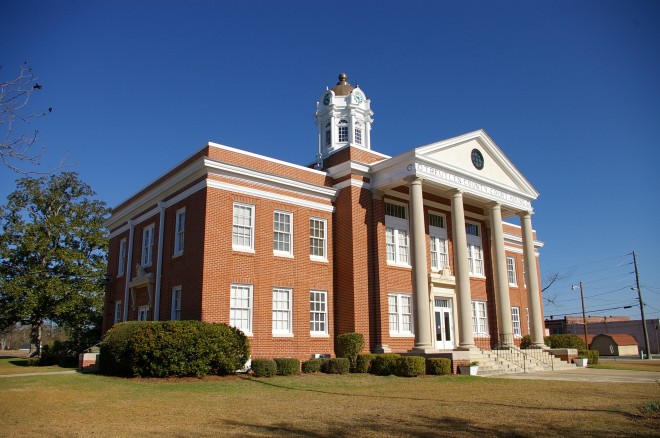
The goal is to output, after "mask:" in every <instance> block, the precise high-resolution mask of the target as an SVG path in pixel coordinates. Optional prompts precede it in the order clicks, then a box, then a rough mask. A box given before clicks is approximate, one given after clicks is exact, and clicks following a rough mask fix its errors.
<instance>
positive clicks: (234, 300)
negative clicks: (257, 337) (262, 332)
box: [229, 284, 252, 335]
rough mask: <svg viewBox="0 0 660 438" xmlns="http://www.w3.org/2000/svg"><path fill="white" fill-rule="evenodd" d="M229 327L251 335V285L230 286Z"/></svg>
mask: <svg viewBox="0 0 660 438" xmlns="http://www.w3.org/2000/svg"><path fill="white" fill-rule="evenodd" d="M229 325H231V326H232V327H236V328H237V329H240V330H242V331H243V333H245V334H246V335H251V334H252V285H251V284H232V285H231V293H230V297H229Z"/></svg>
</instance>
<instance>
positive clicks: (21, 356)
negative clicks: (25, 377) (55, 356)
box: [0, 351, 71, 375]
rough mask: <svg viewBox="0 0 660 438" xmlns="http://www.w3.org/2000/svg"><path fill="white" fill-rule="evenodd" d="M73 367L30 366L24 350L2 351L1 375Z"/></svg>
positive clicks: (0, 357) (0, 356)
mask: <svg viewBox="0 0 660 438" xmlns="http://www.w3.org/2000/svg"><path fill="white" fill-rule="evenodd" d="M67 369H71V368H62V367H60V366H57V365H53V366H29V365H28V359H27V358H26V352H24V351H3V352H2V353H0V375H8V374H26V373H47V372H51V371H63V370H67Z"/></svg>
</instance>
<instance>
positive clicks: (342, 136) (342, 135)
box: [337, 119, 348, 143]
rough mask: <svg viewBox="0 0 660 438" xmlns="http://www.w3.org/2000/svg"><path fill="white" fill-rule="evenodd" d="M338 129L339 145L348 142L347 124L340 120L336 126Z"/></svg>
mask: <svg viewBox="0 0 660 438" xmlns="http://www.w3.org/2000/svg"><path fill="white" fill-rule="evenodd" d="M337 126H338V127H339V138H338V141H339V142H340V143H345V142H347V141H348V122H347V121H346V120H344V119H341V120H340V121H339V124H338V125H337Z"/></svg>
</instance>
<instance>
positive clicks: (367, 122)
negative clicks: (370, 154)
mask: <svg viewBox="0 0 660 438" xmlns="http://www.w3.org/2000/svg"><path fill="white" fill-rule="evenodd" d="M372 115H373V112H371V101H370V100H369V99H367V97H366V96H365V95H364V92H363V91H362V90H360V87H358V86H357V84H356V86H355V87H354V86H352V85H351V84H349V83H348V77H347V76H346V74H345V73H342V74H340V75H339V82H337V85H335V87H334V88H332V89H327V90H326V91H324V92H323V94H322V95H321V100H320V101H319V102H317V103H316V114H315V115H314V117H315V118H316V125H317V126H318V130H319V137H318V142H319V144H318V154H317V160H319V162H320V160H322V159H324V158H326V157H328V156H329V155H331V154H333V153H335V152H336V151H338V150H339V149H343V148H345V147H350V146H354V147H358V148H362V149H367V150H370V149H371V135H370V131H371V123H372V122H373V119H372V118H371V116H372Z"/></svg>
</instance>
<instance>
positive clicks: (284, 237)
mask: <svg viewBox="0 0 660 438" xmlns="http://www.w3.org/2000/svg"><path fill="white" fill-rule="evenodd" d="M292 223H293V213H288V212H286V211H275V213H273V253H274V254H276V255H285V256H291V255H293V253H292V245H291V235H292V234H293V232H292Z"/></svg>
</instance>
